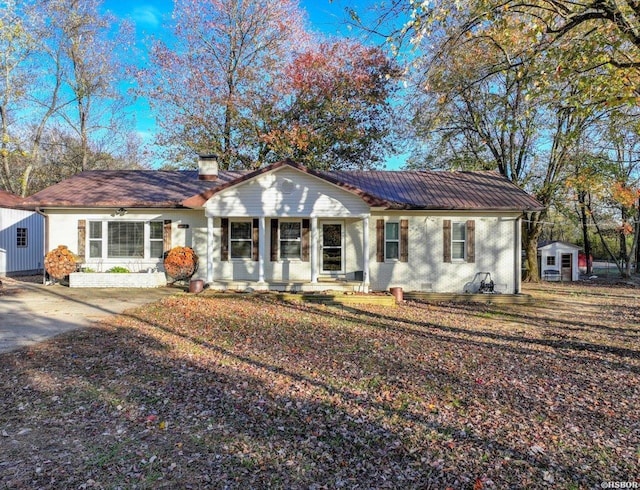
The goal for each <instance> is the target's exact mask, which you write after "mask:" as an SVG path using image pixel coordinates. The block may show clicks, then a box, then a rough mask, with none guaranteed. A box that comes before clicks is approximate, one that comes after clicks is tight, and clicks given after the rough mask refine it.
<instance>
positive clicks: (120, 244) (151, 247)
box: [89, 221, 164, 259]
mask: <svg viewBox="0 0 640 490" xmlns="http://www.w3.org/2000/svg"><path fill="white" fill-rule="evenodd" d="M163 229H164V226H163V222H162V221H149V222H145V221H107V222H102V221H90V222H89V258H91V259H101V258H110V259H121V258H129V259H131V258H139V259H143V258H160V257H162V254H163V252H164V236H163V235H164V234H163ZM147 248H148V252H146V250H145V249H147ZM147 253H148V255H147Z"/></svg>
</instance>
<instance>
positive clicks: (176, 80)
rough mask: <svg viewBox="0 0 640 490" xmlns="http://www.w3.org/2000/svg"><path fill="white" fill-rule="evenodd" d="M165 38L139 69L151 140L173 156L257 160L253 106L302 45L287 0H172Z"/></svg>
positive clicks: (260, 104)
mask: <svg viewBox="0 0 640 490" xmlns="http://www.w3.org/2000/svg"><path fill="white" fill-rule="evenodd" d="M174 18H175V24H174V25H173V34H174V38H173V40H172V42H171V44H167V43H166V42H163V41H160V40H156V41H154V42H153V46H152V49H151V54H150V67H149V68H148V69H146V70H142V71H140V73H139V76H138V78H139V81H140V82H141V85H142V92H143V93H144V95H147V96H148V97H149V99H150V102H151V106H152V109H153V110H154V112H155V115H156V118H157V121H158V124H159V126H160V128H161V131H160V136H159V139H158V143H159V144H160V145H164V146H165V147H166V148H167V149H168V154H167V156H168V157H169V158H170V159H172V160H174V161H177V162H184V161H185V160H189V159H192V158H193V155H194V154H195V153H201V152H209V153H215V154H217V155H218V156H219V163H220V165H221V167H222V168H233V167H249V166H251V165H254V163H255V162H256V161H258V160H260V155H259V154H260V144H259V135H260V134H261V133H262V132H263V126H262V124H263V123H262V121H263V119H264V118H263V117H262V116H261V113H263V112H264V108H265V105H273V104H274V103H275V102H274V101H275V100H276V99H277V98H276V93H277V92H276V90H275V85H276V82H277V80H278V79H279V78H280V77H281V76H282V73H283V72H284V68H285V66H287V64H288V63H289V61H290V59H291V54H292V52H293V50H295V49H300V48H302V47H304V45H305V44H306V33H305V31H304V21H303V13H302V11H301V10H300V8H299V7H298V4H297V2H296V1H294V0H266V1H257V0H246V1H239V0H206V1H201V0H178V1H176V3H175V10H174Z"/></svg>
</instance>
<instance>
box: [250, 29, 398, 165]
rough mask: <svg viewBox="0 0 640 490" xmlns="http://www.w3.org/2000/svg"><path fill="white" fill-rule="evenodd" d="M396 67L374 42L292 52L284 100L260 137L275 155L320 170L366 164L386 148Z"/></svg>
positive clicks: (323, 45)
mask: <svg viewBox="0 0 640 490" xmlns="http://www.w3.org/2000/svg"><path fill="white" fill-rule="evenodd" d="M398 74H399V70H398V68H397V66H395V65H394V63H392V61H391V60H390V59H389V58H388V57H387V56H386V54H385V53H384V52H383V51H382V50H381V49H380V48H378V47H372V46H364V45H362V44H360V43H358V42H355V41H346V40H344V41H335V42H322V43H320V44H318V45H315V46H312V47H311V48H310V49H308V50H306V51H305V52H303V53H300V54H299V55H297V56H295V58H294V59H293V61H292V63H291V64H290V66H289V67H288V69H287V70H286V72H285V78H284V82H283V85H282V91H283V94H286V95H287V97H286V100H288V101H290V102H289V103H288V104H287V105H286V106H285V107H284V108H283V109H282V110H281V111H280V114H279V116H280V119H279V120H277V121H275V122H274V124H275V127H273V128H272V129H271V130H270V131H268V132H267V133H265V134H264V135H263V136H262V140H263V141H264V142H265V143H266V144H267V145H268V148H269V150H270V152H271V153H272V154H273V157H274V158H275V159H282V158H291V159H293V160H296V161H298V162H301V163H304V164H305V165H308V166H309V167H313V168H321V169H329V168H332V169H344V168H360V169H362V168H370V167H373V166H375V165H376V164H377V163H380V162H381V161H382V160H383V158H384V157H385V155H386V154H387V152H388V150H389V149H390V148H391V136H392V122H393V117H392V113H393V109H392V106H391V104H390V97H391V95H392V94H393V92H394V87H395V83H396V78H397V76H398Z"/></svg>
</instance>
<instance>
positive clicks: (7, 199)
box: [0, 189, 25, 208]
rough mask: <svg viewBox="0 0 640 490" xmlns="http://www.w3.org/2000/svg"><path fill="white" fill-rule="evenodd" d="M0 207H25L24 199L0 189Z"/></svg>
mask: <svg viewBox="0 0 640 490" xmlns="http://www.w3.org/2000/svg"><path fill="white" fill-rule="evenodd" d="M0 208H25V205H24V199H23V198H21V197H19V196H16V195H15V194H12V193H11V192H7V191H3V190H2V189H0Z"/></svg>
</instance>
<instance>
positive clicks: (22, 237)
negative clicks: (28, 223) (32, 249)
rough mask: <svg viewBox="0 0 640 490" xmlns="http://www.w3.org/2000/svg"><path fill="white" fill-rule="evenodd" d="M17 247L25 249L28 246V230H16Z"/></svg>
mask: <svg viewBox="0 0 640 490" xmlns="http://www.w3.org/2000/svg"><path fill="white" fill-rule="evenodd" d="M16 245H17V246H18V247H19V248H24V247H26V246H27V229H26V228H18V229H17V230H16Z"/></svg>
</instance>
